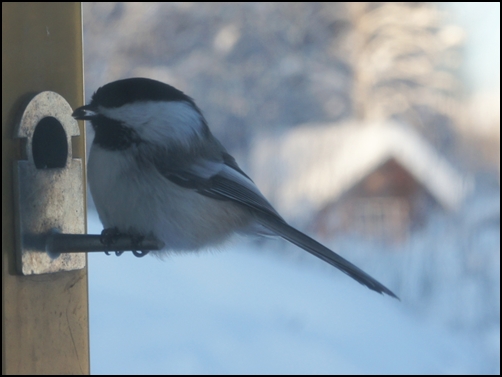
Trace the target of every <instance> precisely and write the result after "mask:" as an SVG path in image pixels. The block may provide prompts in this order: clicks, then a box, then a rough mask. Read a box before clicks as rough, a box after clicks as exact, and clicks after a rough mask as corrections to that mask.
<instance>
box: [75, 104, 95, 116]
mask: <svg viewBox="0 0 502 377" xmlns="http://www.w3.org/2000/svg"><path fill="white" fill-rule="evenodd" d="M96 115H98V113H97V109H96V108H95V107H94V106H92V105H85V106H81V107H79V108H78V109H76V110H75V111H74V112H73V114H72V115H71V116H72V117H74V118H75V119H78V120H91V119H93V118H94V117H95V116H96Z"/></svg>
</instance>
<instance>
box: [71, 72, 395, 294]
mask: <svg viewBox="0 0 502 377" xmlns="http://www.w3.org/2000/svg"><path fill="white" fill-rule="evenodd" d="M72 115H73V117H74V118H75V119H77V120H85V121H89V122H90V123H91V125H92V127H93V129H94V131H95V136H94V140H93V143H92V146H91V149H90V153H89V158H88V163H87V177H88V183H89V188H90V192H91V195H92V197H93V200H94V203H95V206H96V210H97V212H98V215H99V218H100V221H101V222H102V224H103V227H104V228H105V231H104V232H106V231H107V230H112V233H113V232H118V233H120V234H128V235H131V236H134V237H142V236H153V237H154V238H156V239H158V240H160V241H162V242H163V243H164V248H163V249H162V250H160V251H155V252H154V253H157V254H159V253H160V254H162V253H169V252H190V251H197V250H201V249H206V248H210V247H214V246H216V245H218V244H221V243H222V242H224V241H225V240H226V239H228V238H229V237H230V236H231V235H233V234H235V233H238V234H245V235H260V236H279V237H282V238H283V239H285V240H287V241H289V242H291V243H293V244H294V245H296V246H298V247H300V248H302V249H304V250H305V251H307V252H309V253H311V254H313V255H315V256H316V257H318V258H320V259H322V260H323V261H325V262H327V263H329V264H330V265H332V266H334V267H336V268H338V269H339V270H341V271H342V272H344V273H345V274H347V275H348V276H350V277H352V278H353V279H355V280H356V281H357V282H359V283H361V284H363V285H365V286H366V287H368V288H369V289H371V290H373V291H375V292H378V293H381V294H383V293H385V294H387V295H389V296H391V297H394V298H397V299H399V298H398V297H397V296H396V295H395V294H394V293H393V292H392V291H391V290H390V289H388V288H387V287H385V286H384V285H383V284H381V283H380V282H378V281H377V280H376V279H374V278H373V277H371V276H370V275H368V274H367V273H366V272H364V271H363V270H361V269H360V268H359V267H357V266H355V265H354V264H352V263H351V262H349V261H348V260H346V259H345V258H343V257H341V256H340V255H338V254H337V253H335V252H333V251H332V250H330V249H329V248H327V247H325V246H324V245H322V244H321V243H319V242H317V241H316V240H314V239H313V238H311V237H309V236H308V235H306V234H304V233H303V232H301V231H299V230H297V229H295V228H294V227H292V226H291V225H289V224H288V223H287V222H286V220H284V219H283V218H282V216H281V215H280V214H279V213H278V212H277V211H276V210H275V209H274V208H273V206H272V205H271V204H270V203H269V202H268V200H267V199H266V198H265V196H264V195H263V194H262V193H261V192H260V190H259V189H258V187H257V186H256V185H255V183H254V182H253V181H252V180H251V178H250V177H249V176H248V175H247V174H246V173H245V172H244V171H243V170H242V169H241V168H240V167H239V165H238V164H237V162H236V160H235V159H234V158H233V157H232V156H231V155H230V154H229V153H228V152H227V150H226V149H225V148H224V146H223V145H222V144H221V143H220V141H218V139H217V138H216V137H215V136H213V134H212V133H211V131H210V129H209V126H208V123H207V121H206V119H205V117H204V115H203V114H202V111H201V110H200V109H199V107H198V106H197V105H196V104H195V101H194V100H193V99H192V98H191V97H189V96H188V95H186V94H185V93H183V92H182V91H181V90H178V89H176V88H174V87H173V86H171V85H168V84H165V83H163V82H160V81H157V80H153V79H149V78H143V77H134V78H126V79H122V80H118V81H113V82H110V83H108V84H106V85H104V86H102V87H100V88H99V89H97V91H96V92H94V94H93V95H92V98H91V101H90V103H89V104H88V105H84V106H81V107H79V108H77V109H76V110H75V111H74V112H73V114H72Z"/></svg>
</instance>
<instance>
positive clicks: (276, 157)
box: [251, 122, 473, 218]
mask: <svg viewBox="0 0 502 377" xmlns="http://www.w3.org/2000/svg"><path fill="white" fill-rule="evenodd" d="M390 158H394V159H395V160H396V161H397V162H398V163H400V164H401V165H402V166H403V167H404V168H405V169H407V170H408V171H409V172H410V174H412V175H413V176H414V177H415V179H416V180H417V181H418V182H420V183H421V184H422V185H423V186H424V187H425V188H426V189H427V190H428V191H429V193H430V194H431V195H432V196H433V197H434V198H435V199H436V200H437V201H438V202H439V203H440V204H441V205H442V206H443V207H444V208H446V209H449V210H457V209H458V208H459V207H460V205H461V204H462V202H463V200H464V198H465V196H466V195H467V194H468V193H469V192H470V191H471V190H472V187H473V183H472V182H473V181H472V179H470V178H468V177H465V176H463V175H462V174H460V173H459V172H458V171H457V170H455V169H454V168H453V166H452V165H451V164H450V163H449V162H448V161H447V160H446V159H445V158H444V157H442V156H441V155H440V153H438V152H437V151H436V150H435V149H434V148H433V147H432V146H431V145H430V144H429V143H428V142H427V141H426V140H425V139H424V138H423V137H421V136H420V135H419V134H418V133H417V132H416V131H415V130H414V129H413V128H411V127H405V126H403V125H400V124H397V123H393V122H390V123H389V122H387V123H377V124H367V125H360V124H358V125H356V124H353V123H352V124H344V125H337V124H308V125H303V126H299V127H296V128H294V129H291V130H288V131H287V132H285V133H282V134H280V135H278V134H276V135H267V136H262V137H259V138H257V139H256V141H255V143H254V144H253V147H252V156H251V161H252V170H253V177H254V178H255V182H256V184H257V185H258V187H260V189H261V190H263V192H264V194H265V195H266V196H267V197H269V198H270V199H271V202H272V203H273V205H274V206H276V207H277V209H278V210H279V212H281V213H283V214H284V215H285V216H286V218H287V217H288V216H293V217H295V218H296V217H298V216H305V215H306V213H305V211H308V213H309V214H310V213H311V212H310V211H318V210H320V209H322V208H323V207H324V206H325V205H326V204H327V203H330V202H333V201H335V200H336V199H337V198H339V197H340V196H341V195H342V194H343V193H344V192H346V191H347V190H349V189H350V188H352V187H353V186H354V185H356V184H357V183H358V182H360V181H361V180H362V179H363V178H364V177H365V176H367V175H368V174H369V173H371V172H372V171H373V170H374V169H376V168H377V167H378V166H380V165H381V164H383V163H385V162H386V161H388V160H389V159H390Z"/></svg>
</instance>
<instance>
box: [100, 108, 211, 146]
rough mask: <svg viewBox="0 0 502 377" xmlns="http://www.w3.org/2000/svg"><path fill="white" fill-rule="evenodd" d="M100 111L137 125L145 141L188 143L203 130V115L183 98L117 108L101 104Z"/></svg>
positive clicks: (124, 122)
mask: <svg viewBox="0 0 502 377" xmlns="http://www.w3.org/2000/svg"><path fill="white" fill-rule="evenodd" d="M99 112H100V113H101V114H102V115H104V116H106V117H109V118H112V119H115V120H118V121H120V122H122V123H123V124H124V125H125V126H127V127H131V128H132V129H134V130H135V131H136V132H137V133H138V135H139V136H140V137H141V138H142V139H143V140H146V141H152V142H156V143H159V142H162V141H163V140H165V141H166V142H169V141H171V142H172V141H176V142H179V143H182V144H185V145H189V143H190V141H191V140H192V139H193V137H194V136H196V135H197V134H199V133H201V132H202V130H203V121H202V117H201V115H200V114H199V113H198V112H197V111H196V110H195V109H194V108H193V107H192V105H191V104H189V103H188V102H184V101H170V102H159V101H156V102H154V101H146V102H139V103H134V104H128V105H124V106H121V107H117V108H112V109H107V108H104V107H100V108H99Z"/></svg>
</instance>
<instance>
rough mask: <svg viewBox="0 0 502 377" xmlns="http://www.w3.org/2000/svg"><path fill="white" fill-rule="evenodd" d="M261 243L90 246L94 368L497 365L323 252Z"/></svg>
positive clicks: (433, 368)
mask: <svg viewBox="0 0 502 377" xmlns="http://www.w3.org/2000/svg"><path fill="white" fill-rule="evenodd" d="M89 216H90V217H91V223H90V224H89V232H90V233H99V231H100V229H101V227H100V225H99V223H98V222H96V219H95V218H93V214H92V213H89ZM269 246H270V247H273V246H274V243H273V242H272V243H267V244H265V246H263V247H269ZM252 247H256V246H253V244H251V243H249V242H245V241H242V240H238V241H237V242H234V243H233V244H231V245H229V246H228V247H226V248H225V251H224V252H223V251H222V252H206V253H201V254H198V255H174V256H172V257H170V258H168V259H167V260H166V261H159V260H157V259H156V258H154V257H150V256H147V257H145V258H142V259H137V258H135V257H133V256H132V255H131V253H127V254H124V255H123V256H121V257H115V256H106V255H104V254H102V253H99V254H98V253H96V254H92V255H89V297H90V331H91V339H90V340H91V371H92V373H93V374H102V373H107V374H109V373H113V374H149V373H157V374H176V373H206V374H207V373H209V374H234V373H248V374H249V373H260V374H268V373H276V374H279V373H281V374H289V373H294V374H304V373H305V374H307V373H308V374H316V373H317V374H347V373H350V374H367V373H379V374H406V373H417V374H422V373H426V374H435V373H441V374H450V373H453V374H457V373H460V374H463V373H466V374H470V373H473V374H478V373H490V372H491V373H493V370H491V368H490V369H487V367H486V362H485V361H486V360H485V359H484V356H483V355H482V354H481V351H480V350H479V347H477V346H476V345H475V343H473V342H471V341H470V340H469V339H468V338H467V337H466V336H459V335H455V334H453V333H451V332H449V331H448V330H446V329H445V328H442V327H440V326H439V325H437V324H436V323H437V322H431V321H428V322H426V321H424V320H423V319H421V317H419V316H417V315H414V314H413V313H412V312H411V311H410V310H409V307H407V306H406V305H405V304H403V303H400V302H398V301H397V300H394V299H392V298H389V297H387V296H381V295H379V294H376V293H374V292H372V291H370V290H368V289H367V288H365V287H363V286H362V285H359V284H358V283H356V282H354V281H352V280H351V279H349V278H348V277H346V276H345V275H343V274H342V273H336V274H335V273H333V272H332V271H330V270H326V269H319V268H318V264H317V263H315V262H314V259H313V258H314V257H312V263H309V262H308V261H309V260H310V259H309V258H307V259H306V263H301V264H300V263H297V262H296V261H294V260H291V259H287V258H284V257H282V256H280V255H278V254H276V253H270V254H269V253H265V252H256V251H253V250H252ZM375 277H376V278H377V279H379V280H380V281H381V282H382V283H384V284H387V283H388V281H386V279H385V276H375ZM389 288H391V289H392V288H393V287H392V286H390V287H389ZM499 368H500V366H499Z"/></svg>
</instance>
